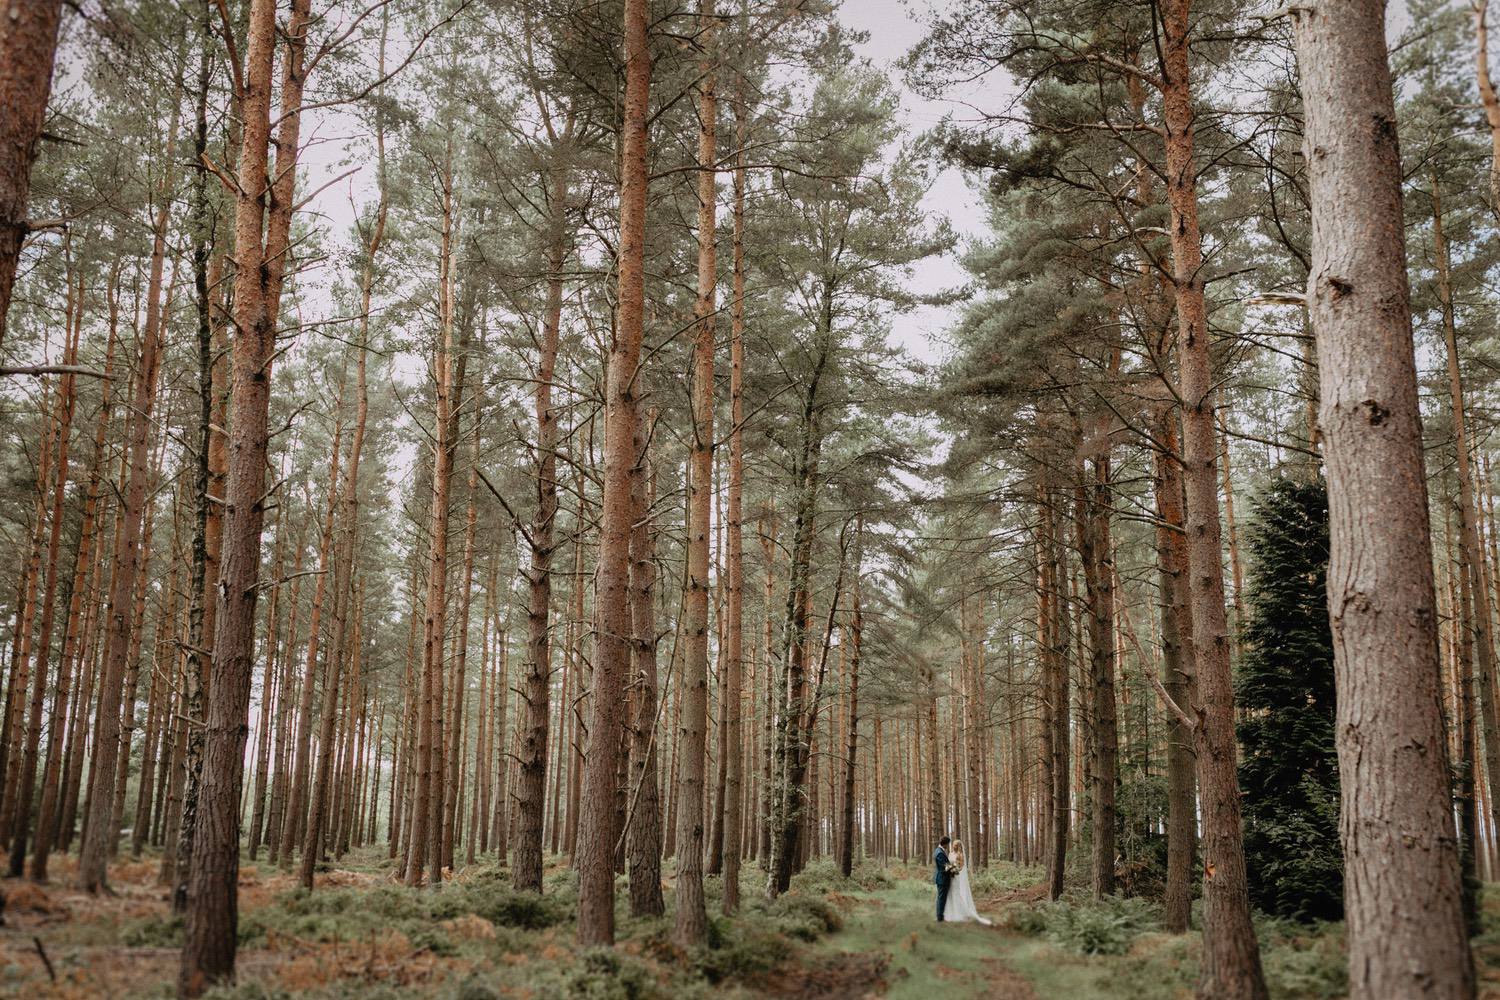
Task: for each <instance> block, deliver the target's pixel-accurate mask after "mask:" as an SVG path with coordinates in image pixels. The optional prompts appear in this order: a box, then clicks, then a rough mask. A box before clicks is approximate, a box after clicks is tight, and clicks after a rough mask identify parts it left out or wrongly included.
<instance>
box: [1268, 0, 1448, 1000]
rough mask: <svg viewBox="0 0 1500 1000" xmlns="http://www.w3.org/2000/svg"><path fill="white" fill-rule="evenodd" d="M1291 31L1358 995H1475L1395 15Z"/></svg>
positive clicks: (1380, 12)
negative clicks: (1307, 217) (1426, 462)
mask: <svg viewBox="0 0 1500 1000" xmlns="http://www.w3.org/2000/svg"><path fill="white" fill-rule="evenodd" d="M1293 24H1294V27H1295V34H1296V44H1297V62H1298V66H1299V68H1300V70H1301V78H1302V87H1303V96H1304V108H1305V112H1304V113H1305V117H1306V129H1305V134H1304V142H1305V146H1306V150H1307V154H1308V155H1307V163H1308V180H1309V190H1310V196H1311V202H1312V268H1311V273H1310V274H1309V277H1308V288H1307V300H1308V302H1309V315H1310V317H1311V320H1312V326H1313V331H1314V333H1315V335H1316V337H1317V346H1318V358H1319V361H1320V369H1319V388H1320V395H1321V398H1322V408H1321V410H1320V411H1319V416H1320V420H1319V423H1320V425H1321V426H1322V428H1323V432H1324V442H1325V444H1324V455H1325V458H1326V461H1327V465H1328V501H1329V517H1330V520H1329V524H1330V553H1329V567H1328V608H1329V618H1330V620H1331V625H1332V627H1333V641H1334V676H1335V680H1336V682H1337V687H1338V712H1337V715H1338V719H1337V722H1338V727H1337V733H1338V753H1339V777H1340V787H1341V795H1340V800H1341V801H1340V805H1341V809H1340V816H1339V828H1340V834H1341V839H1342V841H1343V846H1344V877H1345V889H1344V897H1345V911H1346V925H1347V933H1348V941H1349V992H1350V996H1351V997H1353V998H1355V1000H1365V998H1371V1000H1373V998H1375V997H1393V996H1414V997H1415V996H1421V997H1459V998H1468V997H1472V996H1473V995H1474V990H1475V984H1474V964H1473V959H1472V956H1471V954H1470V951H1469V941H1468V936H1467V933H1466V930H1465V927H1464V918H1463V900H1462V895H1463V893H1462V887H1461V884H1460V881H1461V880H1460V874H1459V854H1458V844H1457V837H1456V831H1455V829H1454V818H1453V809H1452V803H1451V799H1450V795H1449V787H1448V782H1449V772H1448V760H1447V756H1448V755H1447V743H1446V736H1445V733H1444V729H1443V717H1442V703H1441V695H1440V685H1441V680H1440V677H1441V665H1440V662H1439V658H1438V641H1437V608H1436V593H1435V589H1434V583H1433V577H1432V545H1431V537H1430V529H1429V520H1428V506H1427V489H1426V480H1425V471H1424V466H1423V457H1422V427H1421V417H1420V414H1419V411H1418V405H1417V373H1416V363H1415V357H1414V349H1413V342H1412V330H1411V312H1410V290H1409V286H1408V283H1407V281H1408V279H1407V273H1406V260H1405V240H1404V232H1403V216H1402V206H1401V182H1402V175H1401V161H1400V154H1399V151H1398V149H1397V141H1396V116H1395V109H1394V103H1393V98H1392V92H1391V76H1390V68H1389V64H1388V62H1387V56H1386V40H1385V4H1384V3H1383V2H1381V0H1351V2H1349V3H1345V4H1341V5H1339V6H1338V8H1337V9H1334V8H1327V9H1324V8H1313V9H1302V10H1299V11H1297V12H1295V14H1294V15H1293Z"/></svg>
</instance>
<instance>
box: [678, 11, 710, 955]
mask: <svg viewBox="0 0 1500 1000" xmlns="http://www.w3.org/2000/svg"><path fill="white" fill-rule="evenodd" d="M698 30H699V45H700V46H701V48H702V52H703V56H702V59H701V60H700V62H699V71H700V82H699V97H698V299H697V303H696V306H695V309H694V319H695V321H696V326H697V334H696V337H695V339H694V343H693V352H692V361H691V364H692V369H691V372H690V378H689V382H690V385H691V387H692V415H693V437H692V443H691V446H690V448H689V466H690V469H691V474H690V476H689V478H688V514H687V520H688V523H687V552H686V557H685V563H686V565H685V573H686V576H687V579H686V598H685V600H684V603H683V617H684V626H683V638H684V640H685V648H684V652H683V659H682V679H681V685H682V698H683V701H682V725H681V728H680V729H679V730H678V739H679V741H680V742H681V753H682V763H681V765H680V766H679V771H678V777H677V783H678V789H677V791H678V795H677V817H676V826H677V838H676V839H677V912H676V921H675V924H674V932H673V939H674V940H675V941H676V943H677V945H678V946H679V947H682V948H691V947H695V946H697V945H700V944H702V943H703V940H704V938H705V936H706V935H707V933H708V915H707V911H706V909H705V907H704V901H703V846H704V834H705V830H704V818H703V798H704V796H703V788H704V784H703V783H704V778H705V766H704V765H705V760H704V756H705V752H706V750H707V735H708V732H707V729H708V567H709V541H708V533H709V510H710V508H711V506H712V502H713V497H712V493H713V456H714V340H715V337H714V333H715V328H716V324H715V322H714V317H715V314H716V311H717V306H716V302H715V292H716V288H717V284H718V258H717V246H716V242H715V222H716V209H717V196H716V191H715V172H714V164H715V161H716V158H717V156H718V142H717V117H718V99H717V97H716V95H715V92H714V87H715V82H716V77H717V73H716V60H717V58H718V53H717V51H716V49H715V42H714V39H715V33H716V30H717V21H716V15H715V13H714V0H699V3H698Z"/></svg>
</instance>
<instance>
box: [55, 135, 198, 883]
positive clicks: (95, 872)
mask: <svg viewBox="0 0 1500 1000" xmlns="http://www.w3.org/2000/svg"><path fill="white" fill-rule="evenodd" d="M175 133H176V128H175V126H174V128H173V134H174V137H175ZM169 191H170V183H169V182H166V183H164V185H163V190H162V191H161V204H160V206H159V207H158V209H157V215H156V220H155V239H154V246H153V248H152V253H151V277H150V284H149V288H148V290H147V293H146V322H145V326H144V328H143V329H142V331H141V347H140V358H139V359H138V361H137V363H136V376H135V384H134V387H133V389H132V397H133V398H132V407H131V413H130V420H129V424H128V430H127V432H126V433H127V438H126V440H127V447H128V453H129V463H130V464H129V476H128V480H127V485H126V489H125V497H124V501H123V508H122V518H121V522H120V535H119V537H118V538H117V540H116V545H115V547H116V551H117V552H118V553H119V559H118V561H117V563H116V566H115V574H114V579H113V581H112V583H111V588H110V595H109V622H108V627H107V632H106V635H107V640H106V646H105V652H104V666H103V668H102V674H101V679H100V682H99V713H98V719H97V721H96V724H95V727H94V733H93V746H94V756H93V762H92V764H91V765H90V767H89V801H90V802H91V803H92V804H93V805H92V807H91V808H90V809H89V814H88V817H87V819H86V822H85V824H84V834H83V845H82V847H81V848H80V851H79V857H78V881H79V885H80V886H81V887H82V888H83V889H84V891H86V892H94V893H97V892H100V891H101V890H105V891H107V890H108V884H107V878H106V866H107V864H108V861H109V855H110V851H111V847H112V845H113V844H114V842H115V831H114V830H113V829H111V826H112V825H113V823H112V820H113V802H114V797H115V787H114V786H115V770H116V767H117V766H118V763H119V759H120V703H121V701H122V699H123V695H124V690H123V688H124V681H125V670H126V666H127V661H128V659H129V655H130V646H131V640H132V638H133V633H134V628H133V626H134V617H135V616H134V604H135V591H136V584H137V581H138V580H139V578H140V576H141V567H142V565H143V564H144V562H145V558H146V553H145V551H144V548H143V546H142V545H141V537H142V530H143V527H144V520H145V512H146V508H147V489H148V487H149V480H150V477H151V470H150V455H149V452H150V445H151V429H152V425H151V414H152V410H153V407H154V405H155V400H156V383H157V376H158V374H159V373H160V370H161V333H162V315H161V314H162V303H161V299H162V276H163V268H164V265H165V262H166V239H167V220H168V211H169V209H170V206H171V198H170V197H169Z"/></svg>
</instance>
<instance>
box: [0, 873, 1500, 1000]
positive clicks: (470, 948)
mask: <svg viewBox="0 0 1500 1000" xmlns="http://www.w3.org/2000/svg"><path fill="white" fill-rule="evenodd" d="M158 864H159V862H158V861H157V860H156V859H154V858H151V857H149V856H148V857H146V858H144V859H142V860H140V861H128V860H127V861H122V862H120V863H118V864H116V865H114V866H112V867H111V871H110V874H111V880H112V887H113V889H114V892H115V895H113V896H109V897H104V898H98V899H96V898H93V897H90V896H85V895H83V894H81V893H79V892H78V891H77V890H75V889H74V888H72V879H73V877H74V866H73V861H72V859H71V858H66V857H60V858H57V859H56V860H55V862H54V874H53V881H52V883H51V884H50V885H48V886H45V887H38V886H34V885H31V884H30V883H27V882H22V881H18V880H13V879H12V880H5V881H3V882H0V891H3V892H4V894H5V896H6V911H5V918H6V925H5V926H4V927H0V996H25V997H28V998H51V997H56V998H70V1000H71V998H85V997H88V998H93V997H99V996H108V997H112V998H165V997H169V996H171V985H172V982H173V979H174V976H175V973H176V968H177V957H178V946H179V944H180V941H181V933H182V926H181V922H180V920H178V919H177V918H174V917H173V916H172V915H171V914H170V912H169V908H168V903H167V895H166V892H165V891H164V890H163V889H162V888H161V887H160V886H159V885H158V884H157V881H156V874H157V869H158ZM392 871H393V868H392V865H391V863H390V862H389V861H387V860H386V859H385V858H384V857H383V856H382V855H381V854H379V853H368V854H360V855H357V856H350V857H348V858H346V859H345V860H344V862H343V864H342V866H341V867H339V868H337V869H333V870H329V871H324V872H320V873H319V875H318V880H317V890H316V891H315V892H314V893H312V894H308V893H306V892H303V891H302V890H301V889H299V888H298V887H297V886H296V885H295V880H294V878H293V877H292V876H291V875H289V874H286V873H283V872H281V871H280V870H278V869H277V868H275V867H273V866H270V865H267V864H265V863H264V862H262V863H260V864H255V863H250V862H246V863H245V865H244V866H243V867H242V869H241V879H240V883H241V890H240V900H241V918H240V928H239V936H240V942H241V947H240V962H239V969H240V974H239V984H238V985H237V986H235V987H233V988H225V989H221V990H218V991H216V992H215V993H214V994H213V996H214V997H215V998H217V1000H282V998H292V997H298V998H300V997H308V998H317V1000H355V998H357V1000H396V998H401V997H422V998H433V1000H491V998H500V997H516V998H535V1000H547V998H554V997H556V998H560V1000H561V998H575V997H576V998H581V1000H649V998H670V1000H677V998H684V1000H691V998H708V997H713V998H715V1000H734V998H752V997H755V998H793V997H808V998H817V1000H862V998H865V997H889V998H892V1000H902V998H913V1000H932V998H933V997H934V996H937V995H941V996H942V997H943V998H944V1000H963V998H968V997H975V998H978V997H986V998H1014V1000H1033V998H1040V1000H1046V998H1052V997H1063V998H1068V1000H1094V998H1100V1000H1102V998H1110V997H1129V998H1132V1000H1135V998H1140V1000H1156V998H1160V1000H1175V998H1178V997H1187V996H1190V995H1191V991H1192V985H1193V982H1194V979H1195V977H1196V975H1197V954H1198V944H1199V941H1198V935H1197V934H1196V933H1192V934H1184V935H1172V934H1167V933H1165V932H1164V931H1162V930H1161V928H1160V924H1159V922H1158V911H1157V908H1156V907H1155V906H1154V904H1152V903H1150V902H1147V901H1145V900H1139V899H1111V900H1106V901H1104V902H1102V903H1095V902H1093V901H1091V900H1089V899H1087V898H1086V895H1085V894H1083V893H1081V892H1080V893H1079V894H1077V895H1069V896H1066V897H1065V898H1064V900H1062V901H1060V902H1058V903H1048V902H1045V901H1043V900H1042V897H1041V892H1040V886H1039V885H1038V880H1039V873H1038V872H1037V871H1036V870H1035V869H1024V868H1018V867H1015V866H1011V865H996V866H992V867H991V868H990V869H988V870H986V871H982V872H977V873H976V875H975V880H974V881H975V886H974V888H975V895H976V898H977V900H978V903H979V907H980V909H981V911H982V912H984V913H986V914H988V915H989V916H991V917H993V918H994V920H995V926H993V927H983V926H978V925H972V924H948V925H945V926H938V925H937V924H935V923H934V922H933V921H932V914H931V908H932V887H931V884H930V882H929V881H928V875H927V870H926V869H925V868H918V867H903V866H895V867H887V868H883V869H882V868H877V867H875V866H874V865H864V866H861V867H860V868H858V869H856V871H855V877H854V878H853V879H844V878H842V877H840V876H839V875H838V874H837V872H836V871H835V870H834V869H833V868H832V867H831V866H830V865H828V864H827V863H818V864H815V865H814V866H812V867H811V868H810V869H809V870H808V871H807V872H804V873H803V874H802V875H800V876H798V878H797V879H796V880H795V882H794V885H793V891H792V892H791V893H789V894H787V895H785V896H783V897H782V898H781V899H780V900H777V901H776V902H775V903H769V904H768V903H766V902H764V901H763V900H762V899H761V898H760V893H759V891H758V890H759V886H760V880H761V873H760V871H759V869H758V868H756V867H755V866H754V865H753V864H752V865H750V866H748V870H747V871H746V872H745V873H744V881H743V890H742V898H743V899H744V900H746V905H745V906H744V907H743V909H742V911H741V913H740V914H739V915H737V916H736V917H734V918H732V919H724V918H715V919H714V920H713V921H712V927H711V933H710V941H709V945H708V947H706V948H702V949H697V950H695V951H692V952H683V951H680V950H678V949H677V948H675V947H674V946H673V945H672V944H671V943H670V938H671V918H670V915H669V916H667V917H665V918H651V919H632V918H629V917H627V916H625V915H624V912H623V910H624V897H625V892H624V887H625V882H624V880H623V879H622V880H621V890H622V891H621V894H620V895H621V917H620V921H619V935H620V946H619V947H618V948H617V949H616V950H614V951H612V952H607V951H597V950H580V949H579V948H578V947H577V946H576V944H575V943H574V932H573V889H572V881H573V879H572V875H571V873H570V872H569V870H568V869H567V868H566V867H565V866H564V865H562V864H561V863H560V859H559V862H558V863H554V864H552V865H549V867H548V870H547V875H546V893H545V894H544V896H543V897H541V898H538V897H535V896H531V895H523V894H517V893H515V892H513V891H512V890H511V889H510V888H509V877H508V873H507V872H505V870H504V869H502V868H499V867H497V866H495V865H493V864H490V865H475V866H470V867H468V868H466V869H463V870H461V871H460V872H458V873H457V875H456V876H454V877H453V879H452V880H451V881H450V883H449V884H447V885H445V886H444V888H443V889H442V890H440V891H437V892H430V891H423V892H417V891H412V890H409V889H406V888H404V887H401V886H399V885H397V884H395V882H394V880H393V877H392ZM668 890H669V891H668V907H669V911H668V912H669V914H670V905H671V900H670V881H669V882H668ZM708 892H709V897H710V900H709V905H710V913H717V911H718V880H717V879H710V880H709V882H708ZM1485 902H1486V905H1485V908H1484V909H1485V916H1484V928H1483V931H1484V932H1483V933H1482V934H1481V935H1480V936H1479V937H1477V938H1476V939H1475V949H1476V956H1477V958H1478V961H1479V964H1480V973H1481V983H1482V986H1483V989H1482V992H1481V995H1482V996H1485V997H1492V998H1496V1000H1500V892H1496V891H1493V890H1492V891H1491V892H1490V893H1489V894H1488V898H1487V899H1486V901H1485ZM1258 930H1259V932H1260V940H1261V947H1262V953H1263V956H1264V960H1265V966H1266V974H1267V978H1268V979H1269V981H1270V986H1271V990H1272V996H1273V997H1278V998H1288V1000H1293V998H1295V1000H1331V998H1338V997H1342V996H1343V995H1344V993H1345V985H1344V983H1345V979H1344V968H1343V966H1344V957H1343V936H1342V928H1341V927H1340V926H1339V925H1337V924H1324V925H1317V926H1313V927H1304V926H1299V925H1295V924H1290V923H1287V922H1285V921H1275V920H1260V921H1258Z"/></svg>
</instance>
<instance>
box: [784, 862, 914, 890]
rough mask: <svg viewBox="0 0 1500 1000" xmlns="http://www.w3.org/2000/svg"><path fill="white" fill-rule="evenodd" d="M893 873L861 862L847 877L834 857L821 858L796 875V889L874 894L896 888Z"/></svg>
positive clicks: (794, 883) (793, 877)
mask: <svg viewBox="0 0 1500 1000" xmlns="http://www.w3.org/2000/svg"><path fill="white" fill-rule="evenodd" d="M895 884H896V883H895V880H894V879H892V878H891V876H890V873H889V872H887V871H886V870H885V869H884V868H882V867H880V866H879V865H877V864H875V863H873V862H870V861H861V862H860V863H859V864H857V865H855V866H854V868H853V869H852V870H851V871H850V872H849V877H848V878H845V877H844V873H843V872H841V871H839V866H838V862H836V861H834V860H833V859H832V858H818V859H816V860H814V861H810V862H808V865H807V867H806V868H804V869H802V871H800V872H798V873H797V874H796V875H794V876H792V888H793V889H794V890H796V891H797V892H803V893H820V894H821V893H829V892H852V891H854V890H861V891H864V892H874V891H876V890H877V889H889V888H890V887H891V886H893V885H895Z"/></svg>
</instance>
